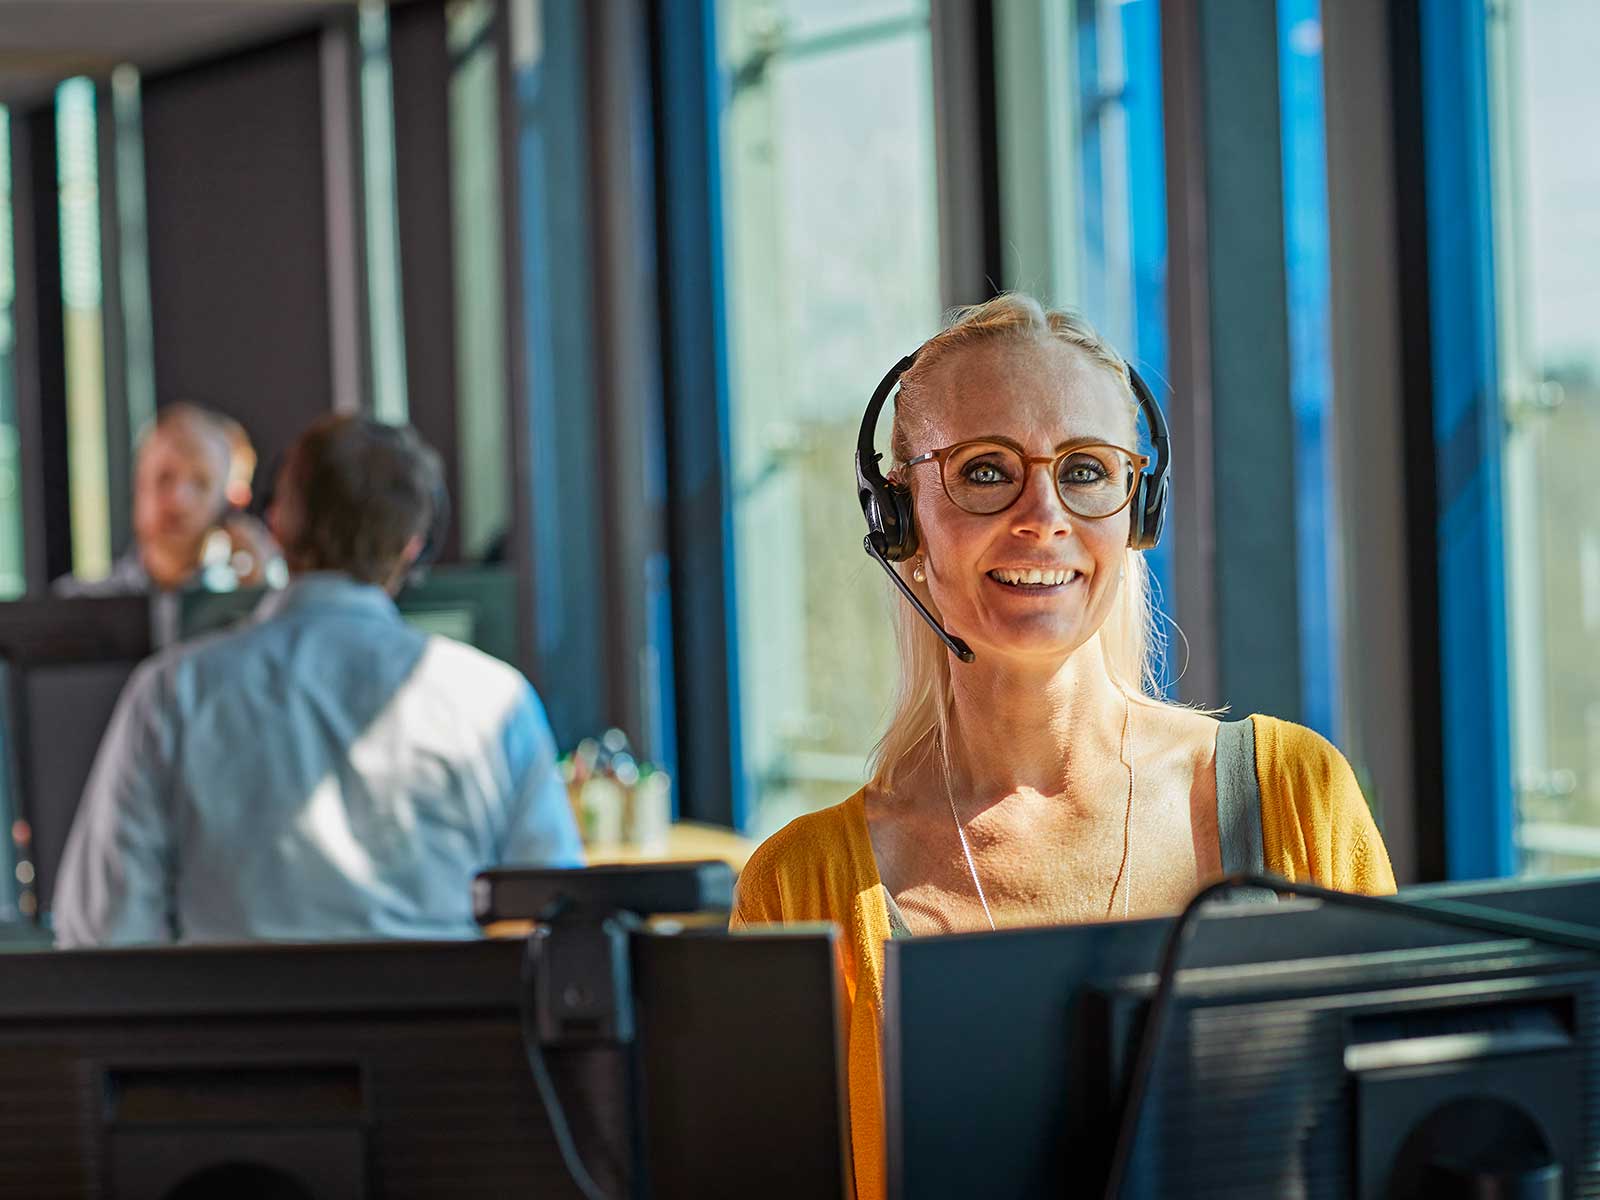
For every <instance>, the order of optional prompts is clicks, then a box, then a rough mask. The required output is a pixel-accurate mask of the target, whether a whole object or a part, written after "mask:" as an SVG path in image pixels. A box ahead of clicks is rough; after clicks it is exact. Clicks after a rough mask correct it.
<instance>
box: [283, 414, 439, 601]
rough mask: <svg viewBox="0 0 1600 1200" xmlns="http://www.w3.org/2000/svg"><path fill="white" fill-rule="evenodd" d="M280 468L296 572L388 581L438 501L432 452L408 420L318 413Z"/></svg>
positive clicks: (428, 525) (426, 529) (289, 552)
mask: <svg viewBox="0 0 1600 1200" xmlns="http://www.w3.org/2000/svg"><path fill="white" fill-rule="evenodd" d="M284 474H285V482H286V483H287V484H288V486H289V487H290V488H292V489H293V491H294V492H295V493H296V495H297V497H298V499H299V502H300V514H299V515H300V528H299V531H298V536H297V537H296V538H295V542H294V545H292V546H285V547H284V552H285V553H286V554H287V555H288V558H289V562H290V565H291V566H292V567H293V568H294V569H295V570H298V571H342V572H344V573H345V574H347V575H349V576H351V577H352V578H353V579H357V580H359V581H361V582H362V583H376V584H388V583H390V582H391V581H392V580H393V579H394V577H395V574H396V572H397V571H399V570H400V569H401V568H402V567H403V566H404V565H405V564H404V561H403V560H404V556H405V550H406V545H407V543H409V542H410V541H411V539H412V538H414V537H422V538H424V539H426V538H427V537H428V535H429V532H430V530H431V528H432V525H433V522H434V519H435V512H436V510H438V509H439V508H440V507H442V504H443V498H444V470H443V467H442V466H441V464H440V462H439V455H438V454H437V453H436V452H435V451H434V449H433V448H432V447H431V446H429V445H428V444H427V443H426V442H424V441H423V440H422V438H421V437H420V436H419V435H418V434H417V431H416V430H415V429H412V428H411V427H410V426H409V425H385V424H383V423H382V422H380V421H375V420H373V419H372V418H371V417H365V416H351V415H338V416H331V417H324V418H322V419H321V420H320V421H318V422H317V423H316V424H314V425H312V426H311V428H309V429H307V430H306V431H305V432H304V433H302V434H301V435H300V437H299V438H298V439H296V441H295V443H294V445H293V446H292V447H290V450H289V455H288V459H287V465H286V467H285V472H284Z"/></svg>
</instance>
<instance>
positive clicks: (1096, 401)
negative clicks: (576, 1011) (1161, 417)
mask: <svg viewBox="0 0 1600 1200" xmlns="http://www.w3.org/2000/svg"><path fill="white" fill-rule="evenodd" d="M930 375H931V376H932V378H930V379H928V380H927V381H926V383H925V384H924V385H923V386H924V391H923V395H924V398H925V399H924V409H925V413H924V416H925V418H926V420H927V422H928V425H929V426H930V429H931V431H932V432H933V433H934V434H935V435H936V436H937V438H938V439H939V443H938V444H944V445H949V444H951V443H954V442H959V441H964V440H966V439H967V438H975V437H984V436H986V435H989V434H1005V435H1008V436H1010V437H1013V438H1016V439H1017V440H1019V441H1023V442H1025V443H1032V442H1038V443H1039V444H1040V446H1041V447H1043V448H1046V449H1048V448H1050V447H1054V446H1057V445H1060V444H1062V443H1064V442H1068V441H1073V440H1076V439H1079V438H1085V437H1091V438H1097V439H1103V440H1106V441H1110V442H1115V443H1118V444H1127V443H1128V441H1129V439H1130V437H1131V436H1132V435H1133V433H1134V416H1133V412H1132V408H1131V405H1130V402H1129V400H1128V393H1127V391H1126V389H1125V388H1124V387H1123V385H1122V381H1121V380H1120V379H1118V378H1117V376H1116V375H1114V374H1112V372H1111V371H1110V370H1108V369H1107V368H1106V367H1105V366H1103V365H1101V364H1100V363H1097V362H1095V361H1093V360H1092V359H1090V358H1089V357H1088V355H1086V354H1085V353H1083V351H1081V350H1079V349H1077V348H1076V347H1074V346H1071V345H1068V344H1066V343H1065V342H1060V341H1043V342H1041V341H1034V340H1032V339H1027V340H1017V341H995V342H987V343H981V344H979V345H976V346H966V347H962V348H961V349H959V350H956V351H954V352H952V353H950V354H949V355H947V356H946V357H945V358H944V359H942V360H941V361H940V362H939V363H938V364H937V365H936V366H935V368H934V370H933V371H932V372H930Z"/></svg>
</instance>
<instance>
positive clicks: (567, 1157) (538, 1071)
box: [519, 935, 607, 1200]
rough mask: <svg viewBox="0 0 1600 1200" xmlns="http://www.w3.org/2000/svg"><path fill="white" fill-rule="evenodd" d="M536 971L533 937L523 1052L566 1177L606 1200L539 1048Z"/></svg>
mask: <svg viewBox="0 0 1600 1200" xmlns="http://www.w3.org/2000/svg"><path fill="white" fill-rule="evenodd" d="M535 936H537V935H535ZM536 969H537V968H536V964H535V962H534V939H533V938H532V937H530V938H529V939H528V945H527V949H526V951H525V952H524V953H523V956H522V995H521V997H520V1000H519V1008H520V1011H521V1014H522V1048H523V1050H524V1052H525V1053H526V1054H527V1056H528V1069H529V1070H530V1071H531V1072H532V1073H533V1083H534V1086H535V1087H536V1088H538V1089H539V1100H540V1101H541V1102H542V1103H543V1104H544V1110H545V1112H546V1113H547V1114H549V1117H550V1132H551V1133H553V1134H554V1135H555V1139H556V1149H557V1150H559V1151H560V1152H561V1161H562V1162H563V1163H564V1164H565V1165H566V1168H567V1174H568V1175H570V1176H572V1182H573V1183H575V1184H577V1185H578V1190H579V1191H580V1192H582V1193H583V1197H584V1200H607V1197H606V1194H605V1193H604V1192H603V1191H601V1190H600V1187H599V1185H598V1184H596V1183H595V1181H594V1177H593V1176H592V1175H590V1174H589V1168H588V1167H586V1166H584V1163H583V1156H582V1155H581V1154H580V1153H579V1152H578V1146H577V1143H576V1142H574V1141H573V1140H572V1129H571V1128H570V1127H569V1126H568V1125H567V1111H566V1109H565V1108H563V1107H562V1105H561V1097H560V1095H559V1094H558V1093H557V1092H556V1085H555V1080H554V1079H552V1078H551V1077H550V1068H549V1065H548V1064H547V1063H546V1062H545V1060H544V1047H543V1046H542V1045H540V1042H539V1029H538V1023H537V1022H536V1021H535V1019H534V1014H533V986H534V972H535V970H536Z"/></svg>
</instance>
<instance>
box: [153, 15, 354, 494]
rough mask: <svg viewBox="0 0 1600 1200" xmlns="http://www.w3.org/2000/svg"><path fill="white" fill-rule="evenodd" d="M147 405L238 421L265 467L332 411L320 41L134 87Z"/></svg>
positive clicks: (313, 37) (311, 37) (290, 43)
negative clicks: (216, 412)
mask: <svg viewBox="0 0 1600 1200" xmlns="http://www.w3.org/2000/svg"><path fill="white" fill-rule="evenodd" d="M143 107H144V134H145V179H146V189H147V193H148V205H149V230H150V291H151V307H152V315H153V322H154V336H155V376H156V395H157V400H158V403H163V404H165V403H170V402H172V401H175V400H192V401H194V402H196V403H200V404H206V405H209V406H211V407H214V408H217V409H220V410H222V411H223V412H226V413H228V414H229V415H231V416H233V417H235V418H237V419H238V420H240V421H242V422H243V423H244V425H245V427H246V428H247V429H249V431H250V433H251V436H252V437H254V438H255V440H256V445H257V448H258V450H259V451H260V453H261V458H262V462H263V464H265V463H268V462H270V461H272V459H273V457H274V456H275V455H276V454H278V453H279V452H281V451H282V450H283V448H284V447H285V446H287V445H288V444H289V442H290V441H291V440H292V439H293V438H294V436H295V434H296V433H298V432H299V430H300V429H301V428H303V427H304V426H305V425H306V424H307V423H308V422H309V421H311V420H312V419H313V418H315V417H316V416H318V415H320V414H322V413H324V412H327V411H328V410H329V409H330V408H332V406H333V386H332V367H331V346H330V340H329V320H328V308H329V300H328V282H327V266H326V262H327V253H326V247H327V234H326V220H325V212H324V169H323V125H322V86H321V56H320V35H318V34H316V33H312V34H307V35H303V36H300V37H295V38H292V39H290V40H287V41H283V42H279V43H275V44H273V45H270V46H266V47H263V48H261V49H257V50H252V51H250V52H248V53H245V54H239V55H234V56H230V57H228V58H225V59H221V60H218V61H215V62H211V63H207V64H205V65H203V66H199V67H193V68H188V69H185V70H182V71H177V72H174V73H172V74H168V75H159V76H156V77H154V78H150V79H148V80H146V82H145V85H144V95H143Z"/></svg>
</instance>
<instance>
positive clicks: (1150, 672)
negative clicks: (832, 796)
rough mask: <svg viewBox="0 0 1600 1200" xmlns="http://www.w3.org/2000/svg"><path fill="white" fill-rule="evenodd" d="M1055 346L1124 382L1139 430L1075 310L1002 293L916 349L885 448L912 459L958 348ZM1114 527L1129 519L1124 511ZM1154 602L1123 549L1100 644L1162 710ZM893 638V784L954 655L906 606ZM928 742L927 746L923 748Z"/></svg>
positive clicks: (942, 698) (1113, 360)
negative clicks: (939, 381)
mask: <svg viewBox="0 0 1600 1200" xmlns="http://www.w3.org/2000/svg"><path fill="white" fill-rule="evenodd" d="M995 341H1014V342H1026V341H1034V342H1045V341H1057V342H1061V343H1064V344H1066V345H1068V346H1071V347H1072V348H1073V349H1075V350H1077V351H1078V352H1079V353H1081V354H1082V355H1083V356H1084V357H1085V358H1086V359H1088V360H1089V361H1090V362H1091V363H1094V364H1095V365H1096V366H1100V367H1104V368H1105V369H1106V370H1107V371H1109V372H1111V374H1113V375H1115V376H1116V377H1117V379H1118V380H1119V381H1120V382H1121V384H1122V388H1123V391H1124V392H1125V393H1126V395H1127V398H1128V405H1129V415H1130V417H1131V418H1132V419H1133V421H1134V423H1135V427H1137V420H1138V402H1137V401H1136V400H1135V399H1134V396H1133V387H1132V384H1131V383H1130V381H1129V379H1128V367H1127V364H1126V363H1125V362H1124V361H1123V360H1122V356H1121V355H1119V354H1118V353H1117V352H1116V351H1115V350H1113V349H1112V348H1111V346H1110V345H1109V344H1108V343H1107V342H1106V341H1105V340H1104V339H1103V338H1101V337H1100V335H1099V334H1098V333H1096V332H1095V330H1094V329H1093V327H1091V326H1090V325H1089V323H1088V322H1086V321H1085V320H1083V318H1081V317H1079V316H1077V315H1076V314H1074V313H1069V312H1061V311H1056V310H1046V309H1045V307H1044V306H1043V305H1042V304H1040V303H1039V301H1037V300H1035V299H1034V298H1033V297H1031V296H1025V295H1020V294H1018V293H1015V292H1008V293H1005V294H1003V295H999V296H996V297H995V298H994V299H993V300H989V301H986V302H985V303H983V304H976V305H973V306H971V307H969V308H963V309H960V310H958V311H957V312H956V313H954V314H953V315H952V316H951V318H950V320H949V321H948V322H947V324H946V325H945V328H944V329H943V330H942V331H941V332H939V333H937V334H935V335H934V336H933V337H931V338H929V339H928V340H927V341H926V342H924V343H923V344H922V348H921V350H920V351H918V353H917V360H916V362H915V363H913V364H912V366H911V368H910V369H909V370H907V371H906V373H905V374H904V375H902V376H901V377H900V389H899V392H898V393H897V395H896V397H895V408H894V435H893V438H892V440H891V442H890V447H891V451H892V453H893V455H894V460H895V462H896V463H897V464H898V463H904V462H905V461H906V460H907V459H909V458H911V457H912V453H913V451H912V436H913V430H916V431H918V432H920V431H921V430H922V429H923V428H925V427H926V426H927V425H928V415H927V409H928V406H929V404H930V403H931V401H930V400H929V399H928V398H927V396H926V393H927V387H928V378H929V373H930V372H931V371H932V370H933V369H934V368H935V367H936V366H937V365H938V364H939V363H940V362H942V361H943V360H944V359H946V358H948V357H949V356H950V355H951V354H953V353H955V352H956V351H958V350H963V349H966V348H969V347H971V346H975V345H979V344H983V343H988V342H995ZM1111 519H1112V520H1122V519H1126V517H1125V513H1124V514H1119V515H1118V516H1116V517H1112V518H1111ZM909 565H910V564H909V563H906V564H900V567H901V573H902V577H903V578H905V581H906V583H907V584H908V585H909V586H910V587H911V588H912V589H913V590H915V591H916V592H917V593H918V595H919V597H920V599H921V600H922V602H923V603H924V604H926V605H927V606H928V608H929V609H930V610H931V611H932V612H933V613H934V615H935V616H938V615H939V610H938V607H937V605H935V603H934V601H933V597H932V595H931V594H930V593H929V591H928V588H927V585H926V584H918V583H916V582H915V580H914V579H913V578H912V577H911V575H910V573H909V571H907V570H905V568H906V567H909ZM1160 620H1161V616H1160V613H1159V612H1158V610H1157V608H1156V605H1155V602H1154V598H1153V596H1152V587H1151V579H1150V571H1149V567H1148V566H1147V565H1146V563H1145V557H1144V555H1143V553H1141V552H1140V551H1137V550H1133V549H1128V550H1125V551H1124V552H1123V578H1122V584H1121V587H1120V589H1119V592H1118V595H1117V598H1116V601H1115V603H1114V605H1113V607H1112V609H1111V612H1110V614H1109V615H1108V616H1107V617H1106V620H1105V623H1104V624H1103V625H1101V627H1100V631H1099V633H1100V645H1101V650H1102V652H1103V654H1104V657H1105V665H1106V673H1107V674H1108V675H1109V676H1110V678H1111V681H1112V682H1113V683H1114V684H1115V685H1116V686H1117V687H1118V688H1119V689H1121V690H1122V691H1123V692H1124V693H1126V694H1127V695H1128V696H1130V697H1131V698H1133V699H1135V700H1142V701H1144V702H1147V703H1150V704H1164V703H1165V702H1164V701H1162V700H1160V699H1159V697H1160V693H1161V677H1160V664H1161V658H1162V650H1163V648H1164V639H1163V637H1162V634H1161V629H1160V625H1159V621H1160ZM894 622H895V637H896V641H897V643H898V646H899V661H900V679H899V683H898V686H897V687H896V689H895V697H894V702H893V708H892V710H891V713H890V717H889V725H888V728H887V729H886V730H885V731H884V734H883V736H882V737H881V738H879V739H878V744H877V745H876V746H875V747H873V751H872V756H871V767H872V779H873V782H874V783H875V784H877V785H879V786H881V787H886V788H888V787H892V786H893V784H894V778H895V776H896V775H897V774H898V773H899V771H900V769H901V767H902V765H903V764H906V762H907V759H908V756H910V755H911V754H912V752H913V751H916V750H917V748H918V747H919V746H922V747H923V751H922V752H923V753H926V752H927V751H928V750H929V749H931V747H932V743H931V741H930V740H929V735H930V734H932V733H933V732H934V731H935V730H943V729H944V728H945V726H946V722H947V721H948V718H949V714H950V708H951V704H952V699H953V692H952V689H951V684H950V655H949V653H948V652H947V651H946V650H945V648H944V644H943V643H942V642H940V641H939V639H938V637H937V636H936V635H935V634H934V632H933V631H932V630H931V629H929V628H928V627H927V625H926V624H924V623H923V622H922V620H921V619H920V618H919V617H918V616H917V615H916V613H915V612H914V611H913V610H912V609H911V606H910V605H908V604H905V603H904V602H903V601H901V602H899V603H897V604H896V605H895V616H894ZM924 743H926V745H925V744H924Z"/></svg>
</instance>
